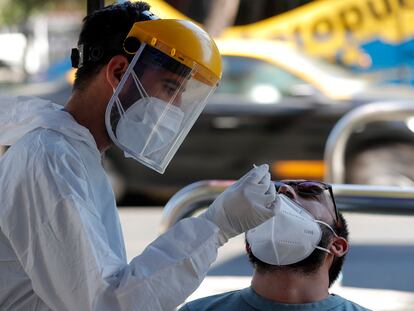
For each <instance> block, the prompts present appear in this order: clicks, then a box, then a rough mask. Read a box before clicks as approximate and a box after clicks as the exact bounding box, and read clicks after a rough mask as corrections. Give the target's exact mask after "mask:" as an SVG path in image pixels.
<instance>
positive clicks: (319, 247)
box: [315, 246, 332, 254]
mask: <svg viewBox="0 0 414 311" xmlns="http://www.w3.org/2000/svg"><path fill="white" fill-rule="evenodd" d="M315 248H317V249H319V250H321V251H324V252H327V253H328V254H332V252H331V251H330V250H329V249H327V248H324V247H321V246H315Z"/></svg>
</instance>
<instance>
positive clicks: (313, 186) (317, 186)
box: [274, 180, 339, 225]
mask: <svg viewBox="0 0 414 311" xmlns="http://www.w3.org/2000/svg"><path fill="white" fill-rule="evenodd" d="M274 185H275V187H276V191H279V188H280V187H281V186H283V185H288V186H290V187H292V188H293V190H295V192H296V193H297V194H299V195H300V196H305V197H306V196H314V195H321V194H322V193H323V192H324V191H325V190H328V191H329V195H330V196H331V198H332V203H333V206H334V209H335V222H336V225H338V224H339V215H338V209H337V208H336V203H335V198H334V195H333V191H332V186H331V185H329V184H326V183H324V182H321V181H313V180H301V181H293V180H292V181H275V182H274Z"/></svg>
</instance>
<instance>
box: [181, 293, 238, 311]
mask: <svg viewBox="0 0 414 311" xmlns="http://www.w3.org/2000/svg"><path fill="white" fill-rule="evenodd" d="M240 304H244V302H243V300H242V299H241V296H240V290H235V291H231V292H227V293H222V294H217V295H213V296H208V297H204V298H200V299H197V300H193V301H190V302H188V303H187V304H185V305H184V306H183V307H182V308H181V309H180V311H195V310H197V311H210V310H226V311H231V310H243V309H242V308H241V305H240Z"/></svg>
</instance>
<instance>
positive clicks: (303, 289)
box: [252, 271, 329, 304]
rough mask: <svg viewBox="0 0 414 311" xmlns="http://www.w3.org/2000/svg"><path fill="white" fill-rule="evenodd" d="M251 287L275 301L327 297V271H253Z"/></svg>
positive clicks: (310, 300)
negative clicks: (304, 272) (306, 272)
mask: <svg viewBox="0 0 414 311" xmlns="http://www.w3.org/2000/svg"><path fill="white" fill-rule="evenodd" d="M252 288H253V289H254V291H255V292H256V293H257V294H259V295H260V296H262V297H264V298H266V299H269V300H273V301H275V302H279V303H286V304H303V303H311V302H315V301H320V300H323V299H325V298H327V297H328V296H329V292H328V288H329V279H328V273H327V272H326V273H322V272H321V271H318V272H316V273H313V274H309V275H304V274H302V273H298V272H292V271H276V272H267V273H264V274H262V273H258V272H257V271H255V273H254V275H253V279H252Z"/></svg>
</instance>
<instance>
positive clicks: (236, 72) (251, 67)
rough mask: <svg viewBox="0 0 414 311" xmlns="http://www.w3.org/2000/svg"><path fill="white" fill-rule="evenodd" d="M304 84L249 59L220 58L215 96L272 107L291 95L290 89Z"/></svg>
mask: <svg viewBox="0 0 414 311" xmlns="http://www.w3.org/2000/svg"><path fill="white" fill-rule="evenodd" d="M305 83H306V82H305V81H303V80H301V79H299V78H298V77H296V76H294V75H292V74H290V73H289V72H287V71H285V70H282V69H280V68H278V67H276V66H274V65H272V64H270V63H267V62H264V61H261V60H258V59H254V58H249V57H238V56H224V57H223V77H222V80H221V82H220V86H219V88H218V89H217V91H216V94H218V95H220V94H221V95H231V96H237V97H247V98H249V99H251V100H253V101H256V102H263V103H275V102H278V101H279V100H280V99H281V98H282V97H285V96H288V95H291V90H292V88H293V86H295V85H303V84H305Z"/></svg>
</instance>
